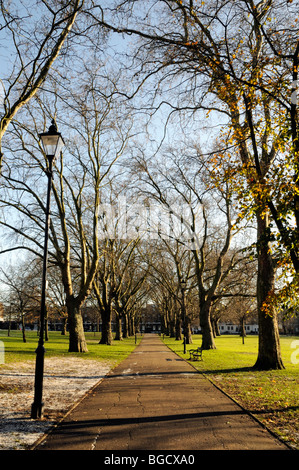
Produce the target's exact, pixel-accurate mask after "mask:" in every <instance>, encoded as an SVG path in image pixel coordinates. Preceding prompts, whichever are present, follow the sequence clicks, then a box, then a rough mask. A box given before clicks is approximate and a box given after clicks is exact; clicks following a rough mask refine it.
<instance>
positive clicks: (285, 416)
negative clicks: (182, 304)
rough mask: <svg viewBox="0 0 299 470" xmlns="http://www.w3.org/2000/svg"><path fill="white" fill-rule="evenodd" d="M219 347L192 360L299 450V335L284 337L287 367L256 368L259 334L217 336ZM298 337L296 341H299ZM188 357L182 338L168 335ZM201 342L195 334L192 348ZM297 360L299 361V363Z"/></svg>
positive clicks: (170, 342) (173, 346)
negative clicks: (201, 357) (255, 369)
mask: <svg viewBox="0 0 299 470" xmlns="http://www.w3.org/2000/svg"><path fill="white" fill-rule="evenodd" d="M215 341H216V347H217V349H215V350H209V351H203V361H195V362H194V361H192V362H191V363H192V364H193V365H194V367H196V368H197V369H198V370H199V371H201V372H203V373H204V374H205V376H206V377H207V378H208V379H210V380H211V381H212V382H213V383H214V384H215V385H217V387H219V388H221V389H222V390H223V391H224V392H226V393H227V394H228V395H230V396H231V397H232V398H234V399H235V400H236V401H237V402H238V403H239V404H240V405H242V406H243V407H244V408H245V409H247V410H248V411H250V412H251V413H252V414H253V415H254V416H255V417H256V418H258V419H259V420H260V421H261V422H262V423H264V424H265V425H266V426H267V427H268V429H270V430H271V431H273V432H274V433H275V434H276V435H278V436H280V438H281V439H283V440H285V441H286V442H288V444H289V445H291V446H292V447H293V448H295V449H297V450H299V413H298V411H299V337H298V336H297V337H294V336H293V337H290V336H287V337H284V336H282V337H281V339H280V344H281V352H282V358H283V363H284V366H285V369H284V370H278V371H276V370H271V371H254V370H252V366H253V365H254V364H255V361H256V358H257V351H258V338H257V336H248V337H246V338H245V342H244V344H242V338H240V336H233V335H224V336H220V337H217V338H216V340H215ZM295 341H296V343H295ZM164 342H165V344H167V345H168V347H170V348H171V349H172V350H173V351H175V352H176V353H177V354H178V355H179V356H181V357H184V358H185V359H188V358H189V354H185V355H184V353H183V344H182V341H176V340H175V339H173V338H168V337H165V338H164ZM200 345H201V336H200V335H194V336H193V344H192V345H187V351H188V349H192V348H196V347H198V346H200ZM296 362H297V363H296Z"/></svg>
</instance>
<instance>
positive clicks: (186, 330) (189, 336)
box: [184, 315, 193, 344]
mask: <svg viewBox="0 0 299 470" xmlns="http://www.w3.org/2000/svg"><path fill="white" fill-rule="evenodd" d="M184 337H185V338H186V344H193V341H192V332H191V321H190V319H189V317H188V316H187V315H186V317H185V324H184Z"/></svg>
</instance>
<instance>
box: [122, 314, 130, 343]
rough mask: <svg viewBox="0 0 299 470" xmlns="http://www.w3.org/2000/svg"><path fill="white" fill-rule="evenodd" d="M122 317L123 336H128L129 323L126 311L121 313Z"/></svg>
mask: <svg viewBox="0 0 299 470" xmlns="http://www.w3.org/2000/svg"><path fill="white" fill-rule="evenodd" d="M123 319H124V323H123V337H124V338H128V336H129V323H128V314H127V313H124V314H123Z"/></svg>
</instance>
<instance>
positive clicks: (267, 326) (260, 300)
mask: <svg viewBox="0 0 299 470" xmlns="http://www.w3.org/2000/svg"><path fill="white" fill-rule="evenodd" d="M257 226H258V277H257V304H258V316H259V321H258V323H259V349H258V358H257V361H256V363H255V365H254V368H255V369H258V370H270V369H284V365H283V362H282V358H281V352H280V341H279V332H278V323H277V315H276V311H275V308H274V307H273V306H269V307H268V308H269V309H270V311H269V312H267V313H266V312H265V310H264V308H263V307H264V303H265V302H266V301H267V299H268V295H269V294H270V293H271V292H273V290H274V283H275V267H274V263H273V259H272V256H271V254H270V246H269V241H268V239H267V233H268V231H267V229H268V226H269V225H268V217H267V216H265V217H261V216H260V215H259V214H258V215H257Z"/></svg>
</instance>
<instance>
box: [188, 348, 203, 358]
mask: <svg viewBox="0 0 299 470" xmlns="http://www.w3.org/2000/svg"><path fill="white" fill-rule="evenodd" d="M188 352H189V354H190V357H189V361H199V360H201V361H202V360H203V359H202V349H201V348H197V349H189V351H188Z"/></svg>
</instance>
